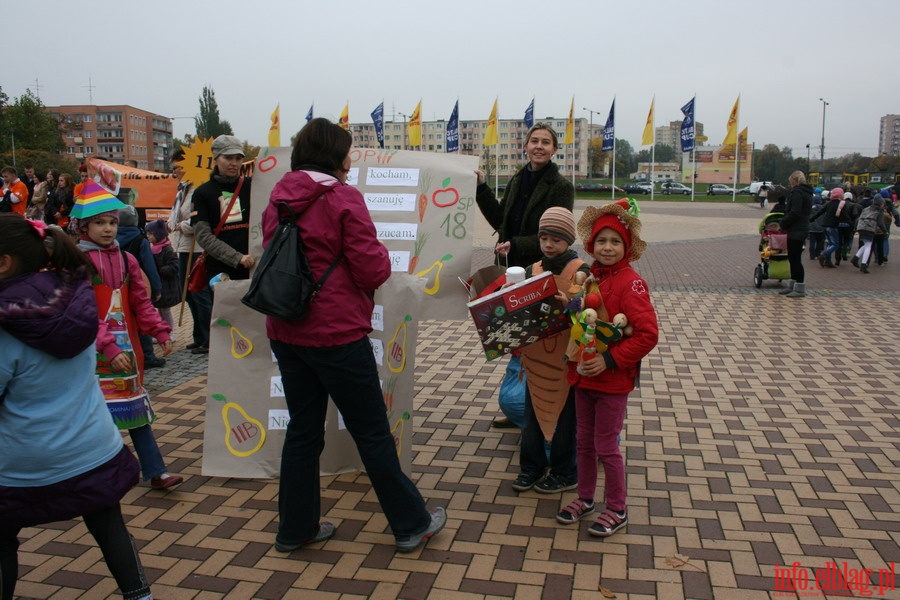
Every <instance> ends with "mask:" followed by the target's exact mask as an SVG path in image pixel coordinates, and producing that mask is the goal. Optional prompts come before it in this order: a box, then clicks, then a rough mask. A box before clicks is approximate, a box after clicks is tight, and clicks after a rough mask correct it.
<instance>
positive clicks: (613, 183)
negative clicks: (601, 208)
mask: <svg viewBox="0 0 900 600" xmlns="http://www.w3.org/2000/svg"><path fill="white" fill-rule="evenodd" d="M612 161H613V164H612V190H610V195H611V196H612V199H613V201H615V199H616V134H615V133H613V157H612Z"/></svg>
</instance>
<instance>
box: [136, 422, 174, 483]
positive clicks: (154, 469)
mask: <svg viewBox="0 0 900 600" xmlns="http://www.w3.org/2000/svg"><path fill="white" fill-rule="evenodd" d="M128 435H130V436H131V443H132V444H134V452H135V454H137V457H138V462H140V463H141V474H142V475H143V477H144V481H148V480H150V479H153V478H154V477H159V476H160V475H162V474H163V473H165V472H166V463H164V462H163V457H162V454H161V453H160V451H159V446H158V445H157V444H156V438H155V437H154V436H153V430H152V429H150V426H149V425H141V426H140V427H138V428H136V429H129V430H128Z"/></svg>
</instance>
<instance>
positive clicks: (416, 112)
mask: <svg viewBox="0 0 900 600" xmlns="http://www.w3.org/2000/svg"><path fill="white" fill-rule="evenodd" d="M409 145H410V146H412V147H413V148H416V147H419V146H421V145H422V101H421V100H419V103H418V104H416V108H415V109H413V112H412V115H411V116H410V117H409Z"/></svg>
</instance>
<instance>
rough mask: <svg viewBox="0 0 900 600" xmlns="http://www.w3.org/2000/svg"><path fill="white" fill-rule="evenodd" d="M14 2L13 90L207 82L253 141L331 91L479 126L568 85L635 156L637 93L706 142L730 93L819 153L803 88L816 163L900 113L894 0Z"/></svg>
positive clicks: (559, 110) (557, 94)
mask: <svg viewBox="0 0 900 600" xmlns="http://www.w3.org/2000/svg"><path fill="white" fill-rule="evenodd" d="M11 14H13V13H10V12H7V17H9V16H10V15H11ZM14 14H15V15H16V16H15V19H13V21H14V22H13V23H9V21H7V19H4V20H5V21H7V23H6V24H8V25H10V26H5V27H4V28H3V35H2V39H3V47H4V48H6V50H7V62H6V64H4V66H3V74H2V77H0V85H2V88H3V91H4V92H5V93H6V94H7V95H8V96H10V98H11V99H12V98H14V97H17V96H19V95H21V94H22V93H24V91H25V90H26V88H31V89H32V91H35V87H36V82H38V84H39V95H40V97H41V100H42V101H43V102H44V104H46V105H51V106H52V105H60V104H87V103H88V102H89V99H90V96H91V94H92V95H93V101H94V103H95V104H101V105H102V104H129V105H132V106H135V107H138V108H141V109H144V110H148V111H151V112H154V113H157V114H162V115H166V116H169V117H192V116H194V115H195V114H196V113H197V111H198V106H199V103H198V98H199V96H200V92H201V90H202V88H203V86H204V85H210V86H211V87H212V88H213V90H215V93H216V99H217V101H218V104H219V110H220V113H221V116H222V118H224V119H227V120H228V121H230V122H231V125H232V126H233V128H234V130H235V134H236V135H237V136H239V137H241V138H242V139H247V140H249V141H250V142H252V143H254V144H259V145H262V144H265V143H266V134H267V132H268V127H269V115H270V114H271V113H272V110H273V109H274V108H275V105H276V104H279V103H280V105H281V119H282V140H285V142H286V140H287V139H288V138H289V137H290V135H292V134H293V133H295V132H296V131H297V130H298V129H299V128H300V127H301V126H302V125H303V124H304V122H305V121H304V117H305V115H306V112H307V110H308V109H309V106H310V104H311V103H315V113H316V116H321V117H328V118H331V119H335V120H336V119H337V117H338V115H339V114H340V111H341V109H342V108H343V106H344V104H345V103H347V101H349V103H350V121H351V122H361V121H370V117H369V113H370V112H371V111H372V110H373V109H374V107H375V106H376V105H377V104H378V103H379V102H381V101H382V100H384V103H385V113H386V119H387V120H390V118H391V114H392V113H395V114H396V113H401V112H402V113H406V114H409V113H410V112H412V110H413V108H414V107H415V105H416V103H417V102H418V101H419V99H421V100H422V112H423V118H424V119H425V120H433V119H447V118H449V116H450V112H451V110H452V108H453V103H454V102H455V101H456V100H457V98H458V99H459V104H460V118H461V119H464V120H465V119H485V118H487V116H488V113H489V112H490V109H491V105H492V104H493V102H494V98H495V97H499V112H500V117H501V118H521V117H522V116H523V114H524V111H525V108H526V106H527V105H528V103H529V102H530V101H531V98H532V97H534V98H535V116H536V118H538V119H540V118H544V117H548V116H553V117H556V118H564V117H566V116H567V115H568V110H569V103H570V102H571V99H572V95H573V94H574V96H575V113H576V116H578V117H585V118H587V117H589V113H588V112H587V111H585V110H582V108H583V107H587V108H590V109H592V110H594V111H597V113H598V114H595V115H594V121H595V123H596V122H598V121H605V119H606V114H607V112H608V111H609V107H610V103H611V102H612V100H613V96H615V97H616V99H617V100H616V137H618V138H624V139H626V140H628V141H629V142H630V143H631V144H632V146H635V147H636V148H639V144H640V136H641V132H642V131H643V126H644V122H645V119H646V117H647V111H648V109H649V107H650V101H651V99H652V98H653V95H654V94H655V95H656V125H657V126H658V125H661V124H665V123H668V122H669V121H672V120H677V119H680V118H681V112H680V110H679V109H680V107H681V106H682V105H683V104H685V103H686V102H687V101H688V100H690V98H691V97H692V96H694V95H695V94H696V96H697V113H696V118H697V120H698V121H700V122H701V123H703V124H704V126H705V133H706V135H707V136H708V137H709V141H710V143H720V142H721V140H722V138H723V137H724V136H725V125H726V122H727V119H728V114H729V112H730V111H731V107H732V105H733V104H734V101H735V99H736V98H737V96H738V94H740V95H741V110H740V127H741V128H743V127H744V126H749V128H750V130H749V132H750V141H751V142H754V143H755V144H756V146H757V147H758V148H759V147H761V146H762V145H763V144H767V143H774V144H777V145H778V146H790V147H792V148H793V149H794V155H795V156H803V155H804V154H805V153H806V144H811V145H812V147H813V148H814V150H813V156H817V155H818V146H819V143H820V141H821V137H822V106H823V105H822V102H820V101H819V98H820V97H821V98H824V99H825V100H826V101H828V102H829V103H830V104H829V106H828V107H827V112H826V121H825V146H826V150H825V155H826V157H833V156H839V155H843V154H846V153H849V152H860V153H862V154H864V155H874V154H876V153H877V149H878V128H879V119H880V118H881V117H882V116H884V115H886V114H891V113H900V78H898V77H897V76H896V74H895V73H894V71H895V69H896V60H897V57H898V55H900V52H898V51H900V41H898V36H897V35H896V28H897V25H898V23H900V2H898V1H897V0H857V1H856V2H852V3H851V2H846V1H837V0H786V1H785V0H782V1H773V0H755V1H753V2H750V1H745V2H736V1H733V0H726V1H721V0H718V1H713V0H683V1H681V2H673V1H671V0H643V1H639V2H630V1H624V2H611V1H609V0H606V1H601V0H558V1H556V2H546V1H543V2H539V1H536V0H519V1H512V0H453V1H448V2H440V1H434V0H395V1H391V0H385V1H383V2H371V1H369V0H342V1H325V0H304V1H291V0H268V1H266V2H255V1H252V0H245V1H243V2H238V1H235V0H219V1H218V2H208V1H188V2H185V1H179V2H176V1H173V0H154V1H152V2H151V1H144V2H140V1H134V0H131V1H121V0H120V1H118V2H116V1H112V0H109V1H103V0H82V1H81V2H78V3H73V2H69V1H64V0H32V2H31V3H29V4H28V5H27V6H26V5H20V6H19V8H18V9H17V10H16V11H15V13H14ZM10 58H12V60H9V59H10ZM89 81H90V82H91V85H92V86H93V87H92V89H89V88H88V82H89ZM864 86H866V87H864ZM396 118H397V120H398V121H400V120H401V117H400V116H399V114H398V115H397V117H396ZM188 132H190V133H193V122H192V121H191V120H190V119H176V120H175V133H176V135H177V136H178V137H180V136H181V135H183V134H184V133H188Z"/></svg>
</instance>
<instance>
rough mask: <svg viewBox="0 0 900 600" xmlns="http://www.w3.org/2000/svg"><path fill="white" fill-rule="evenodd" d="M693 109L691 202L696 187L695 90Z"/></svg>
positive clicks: (695, 93)
mask: <svg viewBox="0 0 900 600" xmlns="http://www.w3.org/2000/svg"><path fill="white" fill-rule="evenodd" d="M693 107H694V111H693V113H694V114H693V115H692V116H691V118H692V119H693V120H694V139H693V140H692V142H693V143H692V144H691V202H693V201H694V193H695V188H696V187H697V92H694V103H693Z"/></svg>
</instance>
